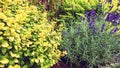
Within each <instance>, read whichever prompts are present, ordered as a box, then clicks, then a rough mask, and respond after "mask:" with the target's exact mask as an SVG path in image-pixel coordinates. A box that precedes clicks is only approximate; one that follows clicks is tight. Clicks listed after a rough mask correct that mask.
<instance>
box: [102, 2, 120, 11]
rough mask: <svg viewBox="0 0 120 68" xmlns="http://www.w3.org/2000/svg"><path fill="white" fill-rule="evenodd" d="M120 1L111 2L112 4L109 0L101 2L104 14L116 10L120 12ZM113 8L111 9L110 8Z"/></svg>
mask: <svg viewBox="0 0 120 68" xmlns="http://www.w3.org/2000/svg"><path fill="white" fill-rule="evenodd" d="M119 3H120V1H119V0H111V2H109V1H107V0H101V4H102V10H103V12H104V13H106V12H114V11H116V10H120V9H119V7H120V5H119ZM110 7H111V8H110Z"/></svg>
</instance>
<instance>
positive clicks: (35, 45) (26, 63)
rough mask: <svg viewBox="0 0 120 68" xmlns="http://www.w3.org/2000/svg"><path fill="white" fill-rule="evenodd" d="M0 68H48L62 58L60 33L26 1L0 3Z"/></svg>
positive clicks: (53, 23) (12, 0)
mask: <svg viewBox="0 0 120 68" xmlns="http://www.w3.org/2000/svg"><path fill="white" fill-rule="evenodd" d="M0 8H1V11H0V67H2V68H30V67H35V66H37V67H40V68H49V67H50V66H52V65H53V64H55V63H56V62H57V61H58V60H59V59H60V56H61V54H62V52H61V51H60V50H58V46H59V45H60V41H61V30H62V27H61V26H60V29H59V28H58V29H54V27H55V25H56V23H55V22H50V21H48V20H47V13H46V12H44V13H42V12H40V11H38V10H37V7H36V6H34V5H29V4H28V2H27V1H26V0H4V1H3V0H1V1H0Z"/></svg>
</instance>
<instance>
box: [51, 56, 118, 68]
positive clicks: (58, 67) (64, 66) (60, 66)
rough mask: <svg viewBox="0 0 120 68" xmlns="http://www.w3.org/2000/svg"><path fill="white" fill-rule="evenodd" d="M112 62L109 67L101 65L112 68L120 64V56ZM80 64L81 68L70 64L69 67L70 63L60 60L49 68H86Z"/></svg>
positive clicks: (104, 67) (83, 64)
mask: <svg viewBox="0 0 120 68" xmlns="http://www.w3.org/2000/svg"><path fill="white" fill-rule="evenodd" d="M113 60H114V62H112V63H110V64H109V66H106V65H105V66H104V65H103V68H109V67H110V68H111V67H113V66H116V63H120V56H117V57H114V58H113ZM80 64H82V66H81V67H76V66H75V65H74V64H72V66H71V65H70V63H66V61H65V60H64V59H62V60H61V61H59V62H58V63H57V64H55V65H53V66H52V67H51V68H87V67H86V64H85V63H84V62H82V63H80ZM94 68H98V67H97V66H95V67H94Z"/></svg>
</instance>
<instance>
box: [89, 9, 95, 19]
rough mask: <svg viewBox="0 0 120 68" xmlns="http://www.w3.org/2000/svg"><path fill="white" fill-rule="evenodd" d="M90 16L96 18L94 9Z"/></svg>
mask: <svg viewBox="0 0 120 68" xmlns="http://www.w3.org/2000/svg"><path fill="white" fill-rule="evenodd" d="M90 16H92V17H93V16H95V10H94V9H92V10H91V11H90Z"/></svg>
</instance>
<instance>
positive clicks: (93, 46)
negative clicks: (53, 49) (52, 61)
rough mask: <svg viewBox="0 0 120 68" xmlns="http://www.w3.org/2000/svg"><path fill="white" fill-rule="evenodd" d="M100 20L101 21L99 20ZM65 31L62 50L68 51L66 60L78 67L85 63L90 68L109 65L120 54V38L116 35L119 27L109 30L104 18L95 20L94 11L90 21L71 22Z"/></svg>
mask: <svg viewBox="0 0 120 68" xmlns="http://www.w3.org/2000/svg"><path fill="white" fill-rule="evenodd" d="M99 19H100V20H99ZM69 23H70V25H69V27H65V28H64V31H63V41H62V48H63V49H64V50H66V51H67V55H66V56H65V58H67V60H68V61H69V62H71V63H74V64H76V66H82V65H81V63H82V62H83V61H84V62H86V64H88V66H93V67H94V66H96V65H97V66H100V65H102V64H106V63H109V62H110V61H111V59H112V57H113V55H115V54H118V53H120V52H119V49H120V42H119V41H120V37H118V35H116V32H117V31H119V28H118V27H115V28H113V29H112V30H110V31H109V30H108V29H109V27H110V26H108V25H106V24H107V23H105V19H104V17H102V16H100V17H99V18H94V10H92V11H91V17H90V20H89V21H88V20H87V19H85V20H76V21H71V22H69Z"/></svg>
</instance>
